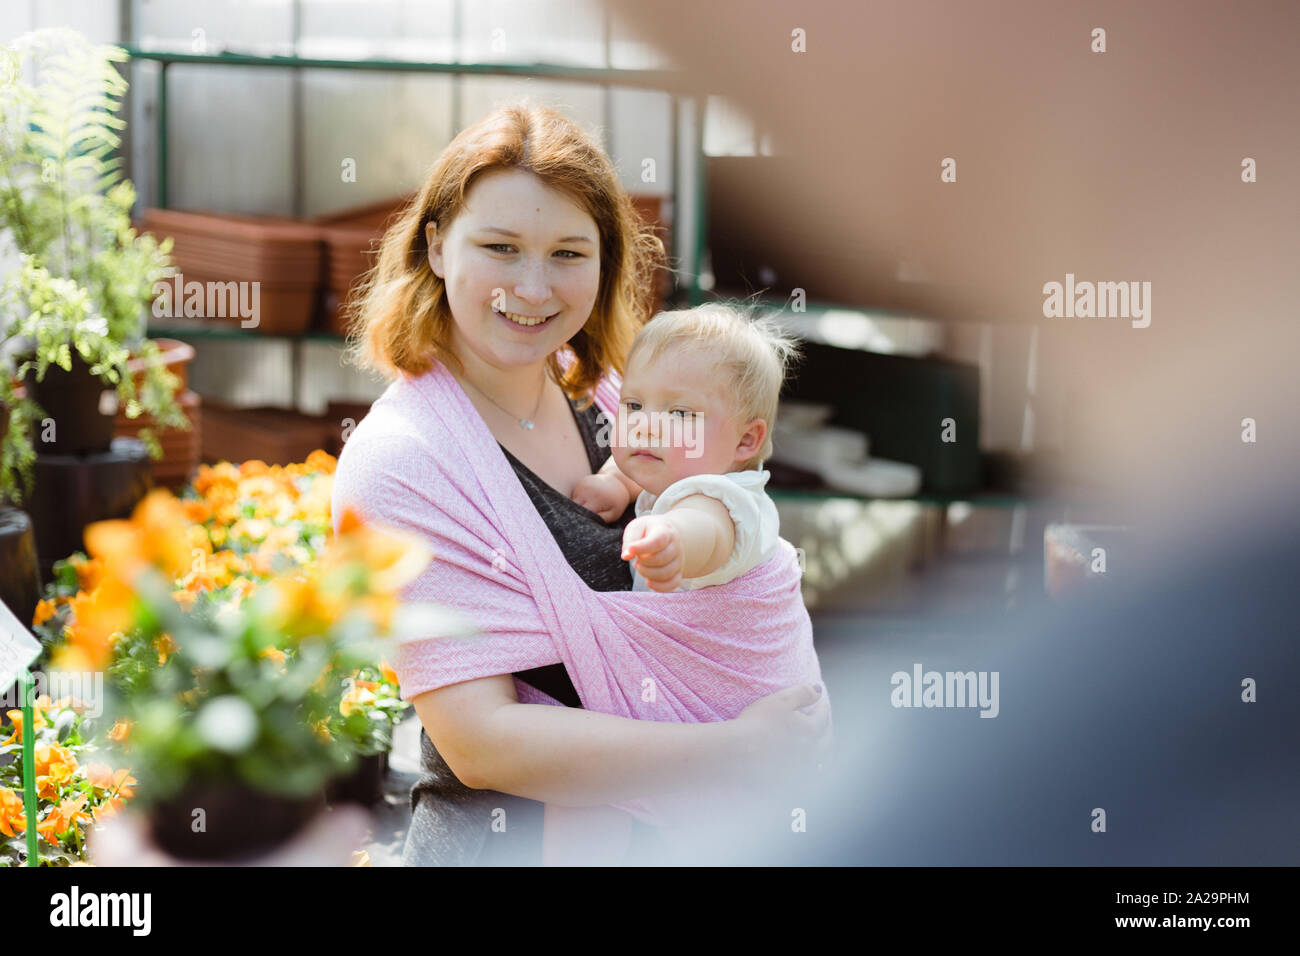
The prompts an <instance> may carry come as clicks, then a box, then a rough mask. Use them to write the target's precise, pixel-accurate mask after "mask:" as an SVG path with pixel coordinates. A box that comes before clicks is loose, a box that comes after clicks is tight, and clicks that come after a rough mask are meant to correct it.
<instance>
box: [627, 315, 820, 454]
mask: <svg viewBox="0 0 1300 956" xmlns="http://www.w3.org/2000/svg"><path fill="white" fill-rule="evenodd" d="M678 348H686V349H690V350H698V351H702V352H704V353H705V354H707V355H708V356H709V359H710V361H712V362H713V363H714V364H715V365H716V367H717V369H718V371H719V373H720V374H722V375H723V376H725V379H724V381H725V383H726V393H727V394H728V395H730V396H731V397H732V415H733V416H734V420H735V422H736V424H738V425H743V424H744V423H745V422H748V421H751V420H753V419H755V418H761V419H762V420H763V421H764V422H766V423H767V435H766V437H765V438H764V439H763V444H762V446H761V447H760V448H759V450H758V453H757V454H755V455H754V456H753V457H752V458H749V459H747V460H746V461H744V462H742V463H741V464H740V465H738V466H737V468H736V470H737V471H749V470H752V469H755V468H757V467H758V466H759V464H760V463H761V462H763V461H764V460H766V459H768V458H771V457H772V429H773V428H775V427H776V410H777V405H778V400H779V399H780V397H781V387H782V385H784V384H785V378H786V374H787V372H788V371H789V370H790V368H791V366H792V365H793V364H794V363H795V362H797V361H798V360H799V358H800V351H799V343H798V341H797V340H796V339H794V338H792V337H790V336H787V335H785V334H783V333H782V331H781V328H780V326H778V325H777V324H776V323H775V322H773V321H772V320H771V319H769V318H766V317H762V316H759V315H757V313H756V310H755V307H754V305H753V304H752V303H736V304H733V303H728V302H721V301H719V302H706V303H705V304H703V305H698V306H696V307H695V308H693V309H676V310H674V311H672V312H660V313H659V314H658V315H656V316H655V317H654V318H653V319H651V320H650V322H649V323H648V324H647V325H646V326H645V328H643V329H642V330H641V331H640V333H638V335H637V337H636V339H634V340H633V342H632V349H631V351H630V352H629V353H628V361H631V360H632V358H633V356H636V355H640V354H641V353H645V359H644V360H645V362H646V363H647V364H648V363H651V362H655V361H657V360H659V359H661V358H663V357H664V356H668V357H671V355H672V353H673V352H674V350H676V349H678Z"/></svg>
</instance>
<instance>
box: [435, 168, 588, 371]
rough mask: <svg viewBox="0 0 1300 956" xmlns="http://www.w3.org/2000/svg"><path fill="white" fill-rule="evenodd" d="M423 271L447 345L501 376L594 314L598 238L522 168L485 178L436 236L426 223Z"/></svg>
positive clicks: (564, 200)
mask: <svg viewBox="0 0 1300 956" xmlns="http://www.w3.org/2000/svg"><path fill="white" fill-rule="evenodd" d="M426 237H427V239H428V244H429V266H430V267H431V268H432V269H433V271H434V274H435V275H437V276H439V277H440V278H441V279H443V281H444V283H445V284H446V288H447V302H448V305H449V307H450V308H451V314H452V319H453V326H452V333H451V347H452V350H453V351H454V352H455V353H456V355H457V357H459V358H460V359H461V360H462V361H464V360H465V359H466V358H468V357H469V355H468V354H467V353H473V355H475V356H477V357H478V358H479V359H481V360H482V361H483V362H485V363H487V364H489V365H491V366H493V367H495V368H499V369H506V368H519V367H523V366H528V365H534V364H536V363H538V362H541V361H543V360H544V359H545V358H546V357H547V356H548V355H550V354H551V353H552V352H554V351H555V350H556V349H558V348H560V347H561V346H562V345H564V344H565V343H566V342H568V341H569V339H571V338H573V337H574V336H575V335H577V334H578V332H579V330H581V329H582V327H583V326H584V325H585V324H586V322H587V319H588V318H590V317H591V310H592V308H593V307H594V306H595V304H596V295H597V293H598V291H599V288H600V232H599V230H598V229H597V228H596V221H595V220H594V219H592V218H591V216H590V215H588V214H587V213H586V212H585V211H584V210H583V209H581V208H580V207H579V206H578V205H577V204H575V203H574V202H573V200H572V199H570V198H569V197H568V196H567V195H565V194H564V193H562V192H560V191H559V190H557V189H554V188H552V187H550V186H547V185H546V184H545V183H543V182H542V181H541V180H540V179H539V178H537V177H536V176H535V175H533V174H532V173H530V172H527V171H525V170H521V169H494V170H490V171H488V172H486V173H483V174H482V175H481V176H480V177H479V178H478V179H477V180H475V182H474V185H473V186H471V187H470V190H469V193H468V194H467V195H466V201H465V205H464V207H463V208H462V209H461V212H460V214H459V215H458V216H456V218H455V220H454V221H453V222H452V223H451V226H450V227H449V228H447V229H444V230H443V231H442V232H441V233H440V232H439V231H438V229H437V227H436V225H435V224H434V223H429V225H428V227H427V232H426Z"/></svg>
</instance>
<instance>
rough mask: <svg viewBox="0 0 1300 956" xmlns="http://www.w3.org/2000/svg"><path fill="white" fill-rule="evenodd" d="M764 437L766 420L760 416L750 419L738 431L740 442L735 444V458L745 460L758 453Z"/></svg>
mask: <svg viewBox="0 0 1300 956" xmlns="http://www.w3.org/2000/svg"><path fill="white" fill-rule="evenodd" d="M766 437H767V422H765V421H763V419H761V418H753V419H750V421H749V423H748V424H747V425H745V428H744V430H743V431H742V432H741V433H740V443H739V444H737V445H736V457H735V460H736V461H745V460H746V459H748V458H753V457H754V456H755V455H757V454H758V450H759V449H760V448H762V447H763V439H765V438H766Z"/></svg>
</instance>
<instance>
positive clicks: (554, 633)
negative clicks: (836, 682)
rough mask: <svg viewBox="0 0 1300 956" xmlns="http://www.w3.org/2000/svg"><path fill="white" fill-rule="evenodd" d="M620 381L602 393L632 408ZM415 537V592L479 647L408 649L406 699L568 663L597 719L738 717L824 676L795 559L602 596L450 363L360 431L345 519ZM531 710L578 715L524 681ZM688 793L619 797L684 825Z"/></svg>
mask: <svg viewBox="0 0 1300 956" xmlns="http://www.w3.org/2000/svg"><path fill="white" fill-rule="evenodd" d="M618 384H619V382H618V378H617V377H616V376H614V375H608V376H606V377H605V378H603V379H602V380H601V382H600V384H599V385H598V386H597V388H596V390H595V396H594V397H595V400H596V403H597V404H598V405H599V406H600V408H601V409H602V410H603V411H605V413H606V414H608V415H609V416H610V417H611V420H612V418H613V416H614V415H615V414H616V408H617V396H618V392H617V389H618ZM349 506H350V507H353V508H355V509H357V510H358V511H359V512H360V513H361V514H362V515H363V516H365V517H366V518H367V519H368V520H370V521H374V522H376V523H377V524H380V525H388V526H392V527H397V528H401V529H404V530H407V531H413V532H415V533H417V534H419V535H421V536H423V537H424V538H425V540H426V541H427V542H428V543H429V545H430V546H431V547H432V549H433V553H434V557H433V561H432V562H430V565H429V567H428V569H427V570H426V571H425V572H424V574H423V575H422V576H421V577H420V578H418V579H417V580H416V581H414V582H412V584H410V585H409V586H408V587H407V589H406V591H405V592H404V594H403V597H404V598H405V599H407V600H412V601H430V602H433V603H436V604H440V605H442V606H444V607H449V608H452V609H453V610H455V611H457V612H459V613H460V614H461V615H463V616H464V617H466V618H468V619H469V620H470V621H472V622H474V624H475V625H476V626H477V627H478V629H479V631H480V633H479V634H478V635H476V636H474V637H471V638H465V637H444V636H440V635H437V634H430V635H429V639H428V640H419V641H415V642H408V643H405V644H403V645H401V647H400V649H399V651H398V653H397V656H396V660H395V661H394V663H393V667H394V670H395V671H396V672H397V675H398V678H399V680H400V681H401V687H402V696H403V698H404V699H407V700H409V699H411V698H413V697H415V696H417V695H418V694H422V693H424V692H425V691H428V690H434V689H436V688H439V687H444V686H447V685H449V684H456V683H460V682H462V681H467V680H473V679H476V678H481V677H488V676H492V675H496V674H509V673H513V672H516V671H523V670H527V669H529V668H533V667H539V666H541V665H545V664H554V663H556V662H557V661H558V662H562V663H563V664H564V667H565V669H566V670H567V671H568V673H569V677H570V678H571V679H572V681H573V685H574V687H575V688H576V690H577V692H578V696H579V697H580V698H581V699H582V704H583V706H584V707H585V708H587V709H588V710H593V711H600V712H602V713H607V714H615V715H618V716H621V717H632V718H636V719H638V720H662V721H682V722H687V721H689V722H695V723H699V722H704V721H717V720H727V719H730V718H733V717H735V716H736V715H737V714H739V713H740V711H741V710H743V709H744V708H745V707H746V706H748V705H749V704H751V703H753V702H754V701H755V700H757V699H758V698H760V697H763V696H765V695H767V694H770V693H772V692H774V691H777V690H780V689H782V688H785V687H790V686H793V685H796V684H804V683H813V682H815V681H820V680H821V669H820V667H819V665H818V661H817V654H816V652H815V651H814V650H813V641H812V624H811V622H810V620H809V617H808V612H807V610H806V609H805V607H804V603H803V598H802V595H801V592H800V568H799V562H798V560H797V557H796V554H795V550H794V548H793V547H791V545H790V544H789V543H788V542H787V541H785V540H784V539H782V540H781V541H780V542H779V548H778V550H777V553H776V554H775V556H774V557H773V558H771V559H770V560H768V561H766V562H764V563H763V564H761V565H759V566H758V567H756V568H754V569H753V570H751V571H749V572H748V573H747V574H745V575H743V576H741V577H739V578H736V579H735V580H733V581H730V582H728V583H727V584H724V585H720V586H716V587H709V588H702V589H699V590H695V591H677V592H672V593H668V594H660V593H657V592H653V591H648V592H633V591H612V592H601V591H593V590H591V589H590V588H589V587H587V585H586V584H585V583H584V582H583V580H582V579H581V578H580V577H579V576H578V574H577V573H576V572H575V571H574V570H573V569H572V568H571V567H570V565H569V563H568V562H567V561H566V560H565V558H564V556H563V554H562V553H561V551H560V549H559V546H558V545H557V544H556V542H555V539H554V538H553V537H552V536H551V533H550V531H549V529H548V528H547V526H546V524H545V523H544V522H543V521H542V519H541V517H540V516H539V515H538V513H537V510H536V509H535V508H534V507H533V504H532V502H531V500H530V499H529V497H528V495H527V493H526V492H525V491H524V489H523V486H522V485H520V483H519V480H518V477H517V476H516V475H515V473H514V471H513V470H512V468H511V466H510V464H509V462H508V461H507V460H506V458H505V456H504V455H503V454H502V452H501V449H500V448H499V447H498V445H497V442H496V439H495V438H494V437H493V436H492V433H491V432H490V431H489V430H488V428H487V425H486V424H485V423H484V422H483V420H482V418H481V417H480V416H479V414H478V411H477V410H476V409H475V408H474V406H473V405H472V404H471V403H470V401H469V398H468V397H467V396H466V394H465V392H464V391H463V390H462V388H461V387H460V384H459V383H458V382H457V381H456V380H455V378H453V377H452V375H451V373H450V372H449V371H448V370H447V369H446V367H445V366H443V365H442V364H440V363H435V365H434V367H433V369H432V370H431V371H429V372H427V373H425V374H424V375H422V376H419V377H415V378H404V379H401V380H399V381H397V382H394V383H393V384H392V385H391V386H390V387H389V388H388V390H387V391H386V392H385V393H384V394H383V395H382V396H381V397H380V398H379V399H378V400H377V401H376V402H375V404H374V405H373V406H372V408H371V411H370V412H369V414H368V415H367V416H366V418H365V419H364V420H363V421H362V422H361V423H360V425H358V426H357V427H356V429H355V430H354V431H353V433H352V435H351V436H350V437H349V438H348V440H347V443H346V445H345V446H344V449H343V452H342V455H341V456H340V459H339V465H338V470H337V473H336V475H335V484H334V497H333V514H334V516H335V521H336V522H337V521H338V519H339V517H340V516H341V514H342V511H343V508H345V507H349ZM515 688H516V690H517V692H518V696H519V700H520V702H522V703H535V704H554V705H556V706H562V705H560V704H559V702H558V701H556V700H554V699H553V698H551V697H550V696H549V695H547V694H545V693H543V692H541V691H539V690H537V689H535V688H533V687H531V686H530V685H528V684H525V683H523V682H521V681H519V680H516V681H515ZM673 802H674V801H672V800H666V799H661V798H658V797H656V798H646V799H643V800H638V801H629V802H627V803H622V804H617V805H616V806H618V807H620V808H621V809H624V810H627V811H628V812H630V813H632V814H633V815H634V816H636V817H638V818H639V819H641V820H643V821H645V822H648V823H651V824H656V825H661V826H663V825H669V811H667V810H666V809H665V808H666V807H668V806H669V804H671V803H673Z"/></svg>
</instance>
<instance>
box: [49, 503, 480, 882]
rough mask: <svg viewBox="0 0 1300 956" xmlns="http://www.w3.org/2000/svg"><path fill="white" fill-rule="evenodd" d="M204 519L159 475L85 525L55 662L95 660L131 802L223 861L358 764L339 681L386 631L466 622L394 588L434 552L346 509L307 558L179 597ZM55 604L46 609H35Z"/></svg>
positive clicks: (187, 851) (155, 825) (177, 849)
mask: <svg viewBox="0 0 1300 956" xmlns="http://www.w3.org/2000/svg"><path fill="white" fill-rule="evenodd" d="M206 535H207V531H206V530H205V529H204V527H203V526H202V525H199V524H195V523H193V521H192V520H191V517H190V514H189V512H188V511H187V504H186V502H183V501H180V500H178V499H176V498H174V497H172V496H171V494H170V493H169V492H167V491H165V490H161V489H156V490H155V491H153V492H151V493H150V494H149V495H148V496H147V497H146V498H145V499H144V501H142V502H141V504H140V505H139V506H138V507H137V509H136V512H135V514H134V515H133V516H132V517H131V518H130V519H129V520H120V521H106V522H99V523H96V524H93V525H91V526H89V527H88V528H87V529H86V547H87V551H88V552H89V555H90V557H89V559H88V560H86V561H84V562H78V563H77V564H76V565H71V566H65V569H64V570H65V574H66V576H68V578H69V579H68V580H67V581H64V582H62V584H63V585H64V586H65V589H67V590H70V589H71V588H72V587H77V588H79V589H81V588H84V587H85V586H87V585H89V587H90V588H91V590H90V591H89V592H87V591H85V590H79V593H78V595H77V597H75V598H73V599H72V601H71V602H70V604H71V607H70V610H71V616H70V619H68V620H67V621H66V630H65V632H64V633H65V637H64V640H63V642H62V643H61V644H60V645H59V646H57V647H54V648H52V649H51V650H52V653H51V662H52V667H53V669H55V670H60V671H64V670H69V671H75V672H81V673H85V672H88V671H89V672H93V671H96V670H103V671H104V673H105V675H106V678H107V679H106V681H105V689H106V694H107V703H106V706H105V713H106V715H107V716H106V719H105V723H106V724H111V725H112V728H113V729H112V730H111V731H109V732H108V734H107V739H108V740H109V741H111V742H112V745H113V746H114V747H115V748H116V749H117V751H118V752H119V754H120V756H119V758H118V759H117V760H116V761H115V762H117V763H122V764H124V765H127V766H129V767H130V768H131V773H132V775H133V776H134V777H135V778H136V779H137V780H138V781H139V783H138V785H137V786H136V787H135V788H134V790H135V794H134V799H133V803H134V804H135V805H136V806H138V807H140V808H142V809H143V810H144V811H145V812H146V813H147V814H148V821H149V827H150V832H151V835H152V838H153V840H154V841H155V842H156V843H157V844H158V845H159V847H161V848H162V849H163V850H164V851H166V852H168V853H170V854H171V855H172V856H175V857H178V858H187V859H205V860H224V861H231V860H236V859H245V858H248V857H253V856H257V855H261V854H264V853H267V852H270V851H271V850H272V849H273V848H274V847H275V846H276V845H278V844H280V843H282V842H283V841H285V840H287V839H289V838H291V837H292V836H293V835H294V834H295V833H296V832H298V831H299V830H300V829H301V828H302V827H303V826H305V825H306V824H307V823H308V822H309V821H310V820H311V818H312V817H313V816H314V815H315V814H316V813H317V812H318V811H319V810H320V809H321V808H322V807H323V805H324V802H325V801H324V793H325V789H326V787H327V786H328V784H329V783H330V781H331V780H332V779H334V778H336V777H339V776H341V775H343V774H345V773H347V772H349V771H351V770H352V769H353V768H354V767H355V766H356V763H357V757H358V754H359V752H360V750H361V746H360V745H359V744H358V738H357V736H356V735H354V734H351V733H346V732H344V733H333V732H331V728H332V727H333V728H336V729H338V728H340V727H342V726H343V725H342V724H340V723H339V722H338V718H339V717H343V718H344V721H346V717H347V714H346V713H344V711H345V710H348V711H349V712H353V711H352V710H351V709H350V708H346V707H343V706H341V696H340V695H341V688H342V687H344V686H345V685H346V684H347V683H348V681H349V679H353V680H354V681H355V679H354V678H353V675H356V674H357V673H358V671H361V670H362V669H363V668H365V667H367V666H369V665H370V664H371V663H372V662H373V661H376V660H379V659H381V658H380V654H381V653H382V650H383V648H382V647H381V646H378V644H377V641H378V640H382V639H384V638H386V637H398V638H400V637H401V636H403V635H410V636H413V637H414V636H424V637H427V636H428V635H429V634H431V633H443V634H448V635H454V634H467V633H471V630H470V628H469V627H468V626H467V625H466V624H465V622H463V621H461V620H459V619H458V618H456V617H454V616H452V615H450V614H448V613H447V612H444V611H441V610H439V609H437V608H434V607H431V606H427V605H421V604H406V605H403V604H401V602H400V601H399V599H398V593H399V592H400V590H401V589H402V588H403V587H405V585H406V584H407V583H409V582H410V581H411V580H412V579H413V578H414V577H415V576H417V575H418V574H419V573H420V572H421V571H422V570H423V568H424V566H425V565H426V564H427V562H428V560H429V558H430V555H429V552H428V550H427V548H426V547H425V546H424V545H423V544H422V543H421V541H420V540H419V539H417V538H414V537H410V536H404V535H397V534H393V533H389V532H382V531H379V530H377V529H374V528H370V527H367V526H365V525H364V524H362V523H361V522H360V521H359V520H357V519H356V517H355V516H353V515H350V514H349V515H346V516H345V517H344V519H343V521H342V522H341V526H340V531H339V533H338V534H337V535H334V536H333V537H331V538H329V540H328V541H327V542H326V543H325V544H324V546H323V547H322V549H321V550H320V551H319V552H318V553H317V554H315V555H314V557H313V560H312V561H311V562H310V563H309V564H290V565H288V566H287V567H285V568H284V569H283V570H281V571H279V572H278V573H272V574H271V575H269V576H268V577H267V578H265V579H264V580H263V581H261V582H260V583H258V584H257V585H256V587H252V588H249V587H245V588H239V589H237V590H235V591H233V592H231V593H221V591H214V590H208V589H203V590H200V591H199V592H198V593H197V594H194V595H193V596H192V597H185V598H184V599H181V598H180V595H182V594H189V593H190V592H186V591H184V590H183V589H178V588H177V582H179V581H182V580H184V579H185V578H186V577H187V576H189V575H190V574H192V573H193V570H194V567H195V561H196V558H195V556H194V553H193V552H194V550H195V549H194V545H195V543H196V542H197V541H198V540H199V539H200V537H203V536H206ZM200 551H201V552H202V549H200ZM203 553H205V552H203ZM204 560H206V559H204ZM73 576H75V577H76V578H77V581H76V583H75V584H74V583H73V581H72V577H73ZM232 586H233V585H232ZM54 613H55V611H54V609H53V608H50V607H47V608H44V609H43V610H42V612H41V613H40V614H38V617H40V618H41V620H40V621H38V622H36V623H37V624H38V625H39V626H44V625H46V624H48V623H49V622H50V620H52V618H51V617H50V616H51V615H53V614H54ZM363 672H364V671H363ZM381 679H382V675H381ZM354 686H355V682H354ZM377 722H378V721H376V723H377Z"/></svg>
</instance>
